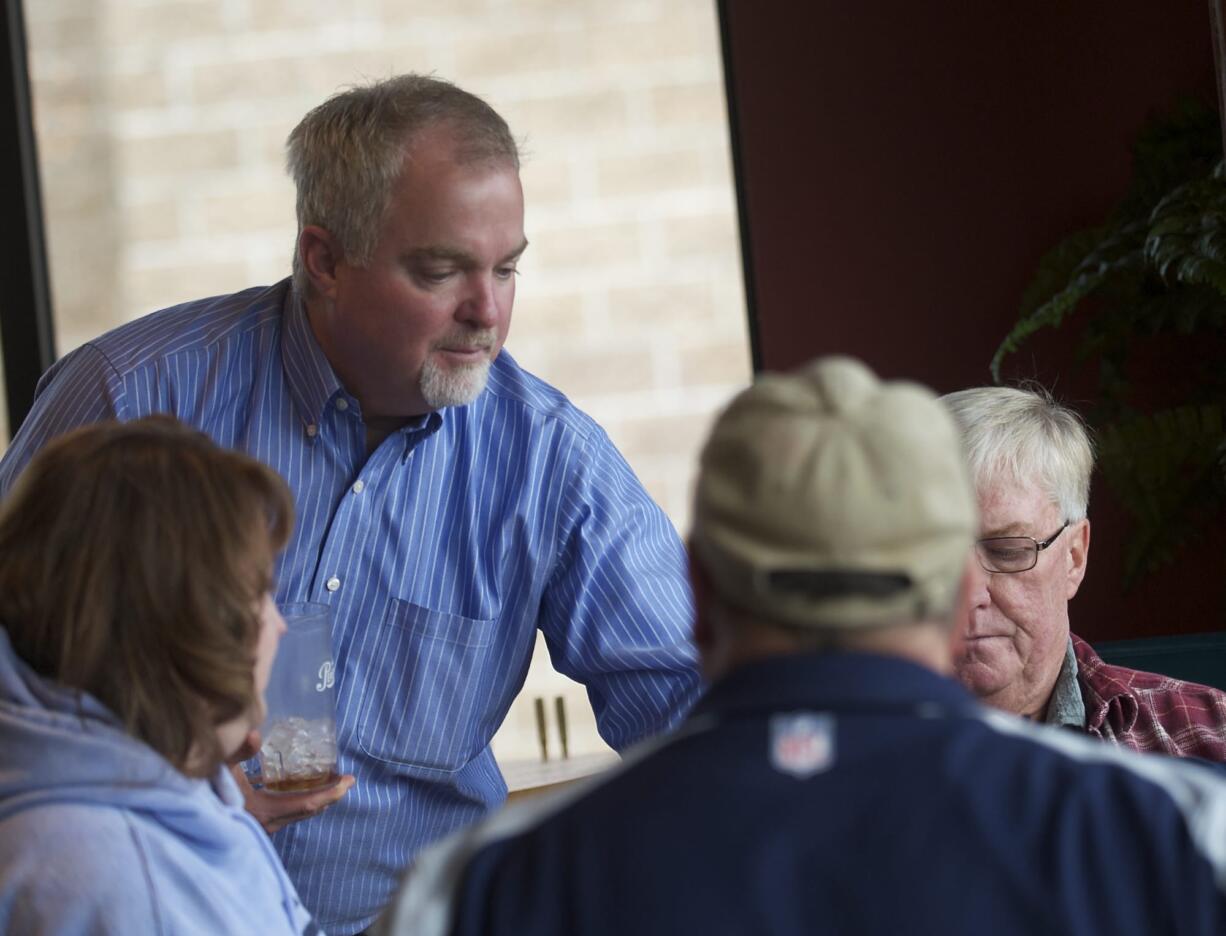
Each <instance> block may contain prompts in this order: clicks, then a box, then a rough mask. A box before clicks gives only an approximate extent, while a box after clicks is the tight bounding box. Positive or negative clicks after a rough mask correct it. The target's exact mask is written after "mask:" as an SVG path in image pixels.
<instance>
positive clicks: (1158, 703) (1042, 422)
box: [942, 387, 1226, 762]
mask: <svg viewBox="0 0 1226 936" xmlns="http://www.w3.org/2000/svg"><path fill="white" fill-rule="evenodd" d="M942 401H943V402H944V403H945V405H946V407H947V408H948V409H949V411H950V412H951V413H952V414H953V416H954V419H955V421H956V422H957V424H958V427H959V429H960V430H961V434H962V439H963V443H964V448H965V451H966V455H967V458H968V461H969V463H970V468H971V473H972V476H973V479H974V482H975V487H976V491H977V494H978V499H979V514H980V518H979V520H980V533H979V537H980V538H979V539H978V541H977V542H976V543H975V557H976V560H977V562H976V564H975V568H974V570H973V572H972V580H971V591H970V603H969V608H968V610H967V612H966V615H965V617H964V619H963V622H962V630H963V637H964V638H965V642H964V644H963V646H962V648H961V651H960V653H959V654H958V657H957V659H956V666H957V674H958V678H959V679H960V680H961V681H962V682H963V684H965V685H966V687H967V688H968V689H970V690H971V691H972V692H974V693H975V694H976V695H977V696H979V697H980V698H981V699H982V700H983V701H985V702H987V703H989V704H991V705H994V706H996V707H998V708H1002V709H1005V710H1006V711H1010V712H1014V713H1016V714H1018V715H1022V716H1025V717H1026V718H1030V719H1034V720H1036V721H1044V722H1049V723H1052V724H1058V725H1064V726H1067V727H1071V728H1075V729H1079V730H1082V731H1085V732H1087V733H1088V734H1091V735H1094V736H1095V737H1098V738H1102V739H1104V740H1107V741H1113V742H1115V743H1116V744H1120V745H1123V746H1124V747H1129V748H1133V749H1135V750H1138V751H1163V752H1165V753H1167V754H1175V755H1178V756H1183V757H1201V758H1206V759H1209V760H1213V761H1219V762H1220V761H1226V694H1223V693H1221V692H1219V691H1218V690H1216V689H1211V688H1209V687H1208V686H1201V685H1197V684H1195V683H1188V682H1183V681H1181V680H1178V679H1172V678H1170V677H1167V676H1161V675H1158V674H1156V673H1146V672H1142V671H1139V670H1133V669H1127V668H1125V667H1122V666H1112V665H1109V664H1107V663H1104V662H1103V661H1102V660H1101V659H1100V658H1099V657H1098V655H1097V654H1096V653H1095V652H1094V650H1093V649H1092V648H1091V647H1090V645H1089V644H1088V643H1086V642H1085V641H1084V640H1082V639H1081V638H1080V637H1078V636H1077V635H1076V634H1073V633H1071V632H1070V630H1069V613H1068V603H1069V601H1070V599H1072V597H1073V596H1074V595H1076V594H1077V590H1078V588H1079V587H1080V585H1081V581H1082V579H1083V578H1084V577H1085V574H1086V565H1087V561H1088V559H1089V553H1090V521H1089V519H1088V518H1087V516H1086V506H1087V503H1088V501H1089V496H1090V473H1091V471H1092V470H1093V467H1094V452H1093V447H1092V445H1091V442H1090V436H1089V433H1088V431H1087V430H1086V427H1085V424H1084V423H1083V422H1082V420H1081V418H1080V417H1079V416H1078V415H1077V413H1075V412H1074V411H1073V410H1071V409H1069V408H1068V407H1065V406H1062V405H1061V404H1059V403H1057V402H1056V401H1055V400H1054V399H1052V397H1051V396H1050V395H1049V394H1047V393H1046V392H1044V391H1042V390H1039V389H1035V390H1031V389H1019V388H1013V387H977V388H974V389H970V390H962V391H959V392H957V393H951V394H948V395H946V396H945V397H943V398H942Z"/></svg>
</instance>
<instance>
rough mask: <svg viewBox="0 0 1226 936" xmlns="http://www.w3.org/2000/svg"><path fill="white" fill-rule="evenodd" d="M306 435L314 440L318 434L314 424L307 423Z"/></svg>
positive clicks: (317, 428)
mask: <svg viewBox="0 0 1226 936" xmlns="http://www.w3.org/2000/svg"><path fill="white" fill-rule="evenodd" d="M306 434H307V436H309V437H310V438H312V439H313V438H315V436H317V435H318V434H319V427H318V426H317V425H315V423H307V427H306Z"/></svg>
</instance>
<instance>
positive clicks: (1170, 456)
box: [1098, 405, 1226, 585]
mask: <svg viewBox="0 0 1226 936" xmlns="http://www.w3.org/2000/svg"><path fill="white" fill-rule="evenodd" d="M1224 436H1226V433H1224V431H1223V407H1222V406H1220V405H1209V406H1200V407H1194V406H1184V407H1178V408H1176V409H1171V410H1165V411H1162V412H1158V413H1154V414H1152V415H1136V416H1133V417H1132V418H1130V419H1128V420H1126V421H1123V422H1120V423H1117V424H1113V425H1110V426H1106V427H1104V428H1103V429H1102V430H1101V431H1100V433H1099V445H1098V449H1099V466H1100V468H1101V469H1102V473H1103V477H1104V478H1105V479H1106V482H1107V484H1108V486H1109V487H1110V488H1111V489H1112V491H1113V492H1114V493H1115V494H1116V496H1117V497H1118V498H1119V499H1120V502H1121V503H1123V504H1124V505H1125V507H1126V508H1127V510H1128V511H1129V513H1130V514H1131V515H1132V521H1133V529H1132V535H1131V537H1130V540H1129V543H1128V545H1127V547H1126V549H1125V552H1124V577H1125V583H1126V584H1128V585H1131V584H1132V583H1133V582H1135V581H1136V579H1137V578H1138V576H1140V575H1141V574H1142V573H1147V572H1151V571H1153V570H1154V569H1156V568H1159V567H1161V566H1163V565H1166V564H1169V563H1170V562H1171V561H1173V559H1174V558H1175V557H1176V556H1177V555H1178V553H1179V551H1180V550H1181V549H1183V548H1185V547H1186V546H1187V545H1188V544H1189V543H1190V542H1192V541H1193V539H1194V538H1195V537H1196V536H1197V535H1198V534H1199V532H1200V531H1201V529H1202V528H1203V527H1204V525H1205V524H1206V523H1207V521H1208V519H1209V517H1211V516H1212V515H1213V510H1211V509H1208V508H1211V507H1213V506H1215V505H1216V506H1218V507H1220V506H1221V504H1222V497H1221V489H1222V486H1221V483H1220V479H1219V473H1220V472H1221V471H1222V461H1221V460H1222V457H1223V446H1224V445H1226V443H1224V441H1223V439H1224Z"/></svg>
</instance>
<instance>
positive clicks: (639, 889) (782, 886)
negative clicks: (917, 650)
mask: <svg viewBox="0 0 1226 936" xmlns="http://www.w3.org/2000/svg"><path fill="white" fill-rule="evenodd" d="M1223 881H1226V781H1224V780H1223V779H1222V775H1221V774H1220V773H1217V772H1215V771H1213V770H1212V769H1210V768H1207V767H1205V766H1203V765H1200V764H1197V763H1193V762H1189V761H1179V760H1176V759H1173V758H1167V757H1162V756H1158V755H1149V756H1144V757H1143V756H1141V755H1137V754H1134V753H1132V752H1129V751H1122V750H1120V749H1118V748H1115V747H1113V746H1109V745H1104V744H1101V743H1100V742H1095V741H1091V740H1089V739H1086V738H1083V737H1079V736H1076V735H1074V734H1072V733H1070V732H1067V731H1062V730H1061V729H1057V728H1048V727H1042V726H1034V725H1030V724H1028V723H1025V722H1022V721H1020V720H1018V719H1015V718H1012V717H1011V716H1007V715H1003V714H1000V713H995V712H989V711H987V710H985V709H984V708H982V707H981V706H980V705H978V703H976V702H975V701H974V700H973V699H972V698H971V697H970V696H969V695H967V693H966V692H965V691H964V690H963V689H962V688H961V687H960V686H959V685H958V684H957V683H955V682H953V681H952V680H949V679H945V678H943V677H940V676H938V675H936V674H934V673H932V672H929V671H927V670H925V669H923V668H921V667H919V666H915V665H912V664H910V663H908V662H905V661H903V660H900V659H893V658H885V657H876V656H869V655H860V654H833V653H832V654H818V655H808V656H793V657H779V658H775V659H771V660H768V661H765V662H762V663H758V664H754V665H751V666H746V667H743V668H741V669H738V670H737V671H735V672H734V673H732V674H731V675H730V676H728V677H727V678H726V679H724V680H722V681H720V682H719V683H717V684H716V685H715V686H714V687H713V688H712V689H711V690H710V691H709V693H708V694H707V695H706V697H705V698H704V699H703V700H702V701H701V702H700V703H699V705H698V707H697V708H696V709H695V710H694V712H693V714H692V715H691V717H690V719H689V720H688V721H687V723H686V724H685V725H684V726H683V728H682V729H681V730H680V731H679V732H677V733H676V734H675V735H673V736H672V737H671V738H669V739H668V740H666V741H665V742H663V743H661V744H659V745H657V746H655V747H654V748H653V749H652V750H650V751H645V752H642V753H641V754H638V755H636V756H632V757H631V758H628V759H627V762H626V764H624V765H623V766H622V767H621V768H620V769H619V770H618V771H616V772H614V773H613V774H612V775H609V776H606V777H601V778H599V779H598V780H597V782H596V783H595V784H594V785H592V786H590V787H589V788H587V789H585V790H582V791H580V792H578V793H576V792H573V791H564V792H563V793H562V794H561V795H560V796H558V797H554V798H548V801H547V802H532V801H529V802H528V803H525V804H524V805H523V806H522V807H520V808H516V807H512V808H511V809H508V810H505V811H504V812H503V813H501V814H499V815H497V816H494V817H492V818H491V819H490V820H488V821H487V822H485V823H483V824H481V825H479V826H477V827H475V828H474V829H472V830H469V831H468V832H466V833H461V834H460V835H458V836H456V837H454V838H452V839H450V840H448V841H447V842H444V843H443V844H442V845H441V846H440V847H439V848H437V849H436V850H434V851H431V852H428V853H426V854H425V855H423V857H422V859H421V860H420V861H419V862H418V865H417V867H416V869H415V870H414V872H413V873H412V874H410V876H409V878H408V880H407V884H406V887H405V888H404V889H403V890H402V892H401V895H400V897H399V898H398V900H397V902H396V903H394V904H393V905H392V907H391V909H390V911H389V913H388V915H387V916H386V917H385V918H384V920H383V921H382V925H383V926H384V927H386V929H385V932H394V933H405V934H408V933H413V934H415V936H416V934H420V936H429V934H433V933H440V934H441V933H451V934H462V936H470V934H471V936H477V934H482V936H486V934H500V933H506V934H559V936H561V934H567V936H575V934H609V936H628V934H633V936H643V934H654V933H660V934H678V933H699V934H721V933H730V934H731V933H745V934H758V933H775V934H792V933H795V934H806V936H811V934H821V933H832V934H834V933H837V934H860V933H865V934H869V933H872V934H902V933H922V934H927V933H940V934H962V933H965V934H976V936H980V934H994V936H1007V934H1019V936H1021V934H1026V936H1033V934H1044V936H1052V934H1060V933H1068V934H1109V936H1128V934H1136V936H1155V934H1185V933H1188V934H1190V933H1204V934H1210V933H1224V932H1226V900H1224V899H1223Z"/></svg>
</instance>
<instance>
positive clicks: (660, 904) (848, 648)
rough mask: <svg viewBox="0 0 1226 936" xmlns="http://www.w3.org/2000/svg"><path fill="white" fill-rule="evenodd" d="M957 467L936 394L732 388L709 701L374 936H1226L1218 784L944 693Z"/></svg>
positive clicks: (712, 550) (408, 900)
mask: <svg viewBox="0 0 1226 936" xmlns="http://www.w3.org/2000/svg"><path fill="white" fill-rule="evenodd" d="M960 452H961V450H960V446H959V443H958V435H957V431H956V430H955V428H954V425H953V423H952V421H951V418H950V416H949V415H948V413H947V412H946V411H945V410H944V408H943V407H942V406H941V404H940V403H939V402H938V401H937V400H936V398H935V397H934V396H933V394H932V393H930V392H929V391H928V390H926V389H924V388H922V387H920V386H918V385H915V384H908V383H901V382H900V383H883V382H880V381H878V380H877V378H876V377H875V376H874V375H873V374H872V373H871V372H870V371H869V370H868V369H867V368H866V367H865V366H864V365H862V364H860V363H858V362H856V361H853V360H850V359H847V358H824V359H820V360H817V361H815V362H813V363H811V364H809V365H808V366H807V367H805V368H802V369H801V370H798V371H796V372H794V373H791V374H785V375H768V376H764V377H762V378H761V379H759V380H758V381H757V382H756V383H755V384H754V385H753V386H752V387H750V388H749V389H747V390H746V391H744V392H743V393H742V394H740V396H738V397H737V398H736V399H735V400H734V401H733V402H732V404H731V405H730V406H729V407H728V408H727V409H726V410H725V411H724V412H723V413H722V414H721V415H720V417H719V418H718V420H717V421H716V423H715V426H714V428H713V430H712V432H711V436H710V438H709V440H708V441H707V444H706V447H705V448H704V450H703V454H702V464H701V470H700V473H699V478H698V483H697V489H696V494H695V510H694V524H693V530H692V532H691V536H690V558H691V570H692V579H693V583H694V590H695V597H696V608H697V619H696V621H695V624H694V635H695V641H696V643H697V645H698V648H699V651H700V653H701V656H702V660H703V668H704V673H705V675H706V678H707V680H708V681H709V684H710V685H709V688H708V690H707V692H706V694H705V695H704V696H703V698H702V699H701V700H700V702H699V703H698V705H697V706H696V708H695V709H694V711H693V713H692V714H691V716H690V717H689V719H688V720H687V721H686V722H685V723H684V724H683V726H682V727H681V728H680V729H679V730H678V731H677V732H676V733H674V734H673V735H672V736H670V737H668V738H666V739H664V740H662V741H657V742H654V743H651V744H649V746H647V747H645V748H643V749H640V750H639V751H637V752H635V753H633V754H631V755H629V756H628V757H627V758H626V761H625V763H624V764H623V765H622V766H621V767H620V768H619V769H617V770H616V771H614V772H612V773H610V774H608V775H605V776H602V777H600V778H597V780H596V781H594V782H593V783H591V784H589V785H587V786H584V787H580V788H572V789H569V790H565V791H563V792H562V793H560V794H558V795H556V796H551V797H542V798H541V799H539V800H535V801H532V800H529V801H527V802H525V803H522V804H517V805H516V806H512V807H510V808H508V809H506V810H504V811H503V812H502V813H500V814H498V815H496V816H493V817H491V818H490V819H489V820H487V821H485V822H483V823H481V824H479V825H477V826H475V827H473V828H471V829H469V830H466V831H464V832H461V833H458V834H457V835H456V836H454V837H452V838H451V839H449V840H447V841H445V842H444V843H442V844H441V845H440V846H438V847H436V848H435V849H432V850H430V851H428V852H426V853H424V854H423V855H422V857H421V858H420V859H419V860H418V862H417V864H416V865H415V867H414V868H413V869H412V871H411V873H410V874H409V875H408V877H407V879H406V883H405V885H404V887H403V888H402V890H401V892H400V894H399V896H398V897H397V899H396V901H395V902H394V903H393V904H392V906H391V907H390V908H389V911H388V913H387V914H386V915H385V916H384V918H383V920H382V921H381V923H380V926H379V928H378V929H377V930H376V932H383V933H397V934H401V933H403V934H409V933H413V934H421V936H430V934H442V933H448V934H464V936H469V934H472V936H476V934H500V933H507V934H510V933H532V934H563V933H565V934H610V936H612V934H618V936H623V934H630V933H633V934H636V936H639V934H654V933H660V934H664V933H667V934H678V933H695V934H723V933H729V934H740V933H745V934H754V933H774V934H792V933H796V934H801V933H804V934H812V933H839V934H843V933H872V934H876V933H881V934H887V933H888V934H896V933H942V934H963V933H965V934H971V933H974V934H981V933H993V934H1033V933H1048V932H1062V933H1099V932H1104V933H1105V932H1110V933H1112V934H1113V936H1118V934H1121V933H1126V934H1137V936H1141V934H1152V933H1157V932H1163V933H1218V932H1222V931H1223V927H1224V926H1226V898H1224V896H1223V884H1219V883H1218V882H1219V881H1223V882H1226V848H1223V847H1222V842H1224V841H1226V784H1224V783H1223V781H1222V780H1221V779H1219V776H1218V775H1215V774H1213V773H1211V772H1209V771H1208V770H1207V769H1205V768H1202V767H1200V766H1198V765H1194V764H1191V763H1190V762H1187V761H1175V760H1167V759H1165V758H1163V759H1157V758H1154V759H1149V758H1144V757H1141V756H1139V755H1136V754H1133V753H1131V752H1126V751H1121V750H1119V749H1116V748H1110V747H1107V746H1104V745H1098V744H1094V743H1092V742H1089V741H1087V740H1086V739H1084V738H1081V737H1074V736H1071V735H1069V734H1067V733H1064V732H1060V731H1058V730H1056V729H1052V728H1043V727H1039V726H1035V725H1031V724H1029V723H1027V722H1024V721H1023V720H1021V719H1018V718H1015V717H1013V716H1010V715H1006V714H1003V713H999V712H993V711H990V710H988V709H986V708H984V707H982V706H981V705H980V704H979V703H978V702H977V701H976V700H975V699H974V698H973V697H972V696H970V695H969V694H968V693H967V692H966V691H965V690H964V689H963V688H962V687H961V686H960V685H959V684H958V683H957V682H956V681H955V680H954V679H952V678H951V677H950V676H949V674H950V672H951V670H952V660H953V654H954V647H953V646H952V644H953V641H954V640H955V639H956V638H955V636H954V627H953V622H954V621H955V620H956V619H957V618H958V617H959V615H960V614H961V613H962V611H963V610H964V609H965V604H966V601H967V594H968V587H967V584H966V583H967V581H968V576H967V573H968V563H970V562H973V561H974V560H973V559H972V551H971V549H972V541H973V539H974V537H975V535H976V529H977V519H976V514H975V495H974V489H973V487H972V485H971V482H970V480H969V478H968V472H967V468H966V466H965V464H964V463H963V460H962V458H961V454H960Z"/></svg>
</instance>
